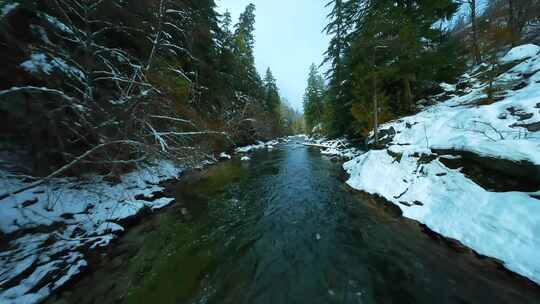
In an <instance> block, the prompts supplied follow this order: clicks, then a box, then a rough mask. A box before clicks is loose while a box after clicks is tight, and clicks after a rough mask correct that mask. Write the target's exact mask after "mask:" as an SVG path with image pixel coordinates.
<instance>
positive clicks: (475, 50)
mask: <svg viewBox="0 0 540 304" xmlns="http://www.w3.org/2000/svg"><path fill="white" fill-rule="evenodd" d="M469 6H470V9H471V23H472V47H473V56H474V63H475V64H480V62H482V56H481V55H480V48H479V47H478V24H477V20H476V0H469Z"/></svg>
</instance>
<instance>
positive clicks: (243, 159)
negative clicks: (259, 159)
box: [240, 156, 251, 161]
mask: <svg viewBox="0 0 540 304" xmlns="http://www.w3.org/2000/svg"><path fill="white" fill-rule="evenodd" d="M240 160H241V161H250V160H251V157H249V156H243V157H242V158H241V159H240Z"/></svg>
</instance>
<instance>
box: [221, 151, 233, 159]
mask: <svg viewBox="0 0 540 304" xmlns="http://www.w3.org/2000/svg"><path fill="white" fill-rule="evenodd" d="M219 158H220V159H231V156H230V155H229V154H227V153H225V152H221V154H220V155H219Z"/></svg>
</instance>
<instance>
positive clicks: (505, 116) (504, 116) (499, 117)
mask: <svg viewBox="0 0 540 304" xmlns="http://www.w3.org/2000/svg"><path fill="white" fill-rule="evenodd" d="M497 118H498V119H507V118H508V114H506V113H501V114H499V115H498V116H497Z"/></svg>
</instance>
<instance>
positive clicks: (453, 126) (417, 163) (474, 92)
mask: <svg viewBox="0 0 540 304" xmlns="http://www.w3.org/2000/svg"><path fill="white" fill-rule="evenodd" d="M527 58H528V59H527ZM504 60H505V61H508V62H511V61H512V62H513V61H519V60H525V61H524V62H522V63H520V64H519V65H517V66H515V67H514V68H512V69H510V70H509V71H508V72H506V73H504V74H502V75H501V76H499V77H498V79H497V83H498V84H503V85H504V84H514V83H520V82H524V83H525V85H522V86H520V87H519V88H518V89H513V90H506V91H505V92H504V95H503V96H504V99H502V100H501V101H498V102H493V103H490V102H488V103H483V102H479V101H481V100H485V98H486V94H485V87H486V84H483V83H481V82H480V81H478V80H477V79H476V78H474V77H473V76H470V75H468V74H467V75H464V79H465V80H466V81H469V82H470V83H471V84H472V89H470V90H469V91H468V92H466V94H454V95H453V96H454V97H450V99H448V100H446V101H444V102H442V103H438V104H436V105H433V106H430V107H427V108H425V109H424V110H423V111H422V112H420V113H418V114H416V115H414V116H410V117H406V118H403V119H400V120H398V121H394V122H391V123H388V124H385V125H383V126H382V127H381V129H382V130H392V132H391V133H392V134H393V135H392V138H391V140H390V143H389V144H388V146H387V148H386V149H385V150H373V151H369V152H367V153H365V154H363V155H360V156H357V157H355V158H354V159H352V160H351V161H349V162H347V163H345V165H344V168H345V170H346V171H347V172H348V173H349V174H350V178H349V180H348V181H347V183H348V184H349V185H350V186H351V187H353V188H355V189H358V190H362V191H365V192H368V193H371V194H377V195H380V196H382V197H384V198H385V199H386V200H388V201H390V202H392V203H394V204H396V205H397V206H399V207H400V209H401V210H402V211H403V215H404V216H405V217H408V218H411V219H414V220H417V221H419V222H422V223H424V224H426V225H427V226H428V227H429V228H430V229H432V230H434V231H436V232H437V233H440V234H441V235H444V236H446V237H450V238H453V239H457V240H459V241H460V242H462V243H463V244H464V245H466V246H468V247H470V248H472V249H474V250H475V251H477V252H479V253H480V254H483V255H486V256H490V257H494V258H497V259H499V260H501V261H503V263H504V264H505V266H506V267H507V268H508V269H510V270H512V271H515V272H517V273H519V274H521V275H524V276H526V277H528V278H530V279H531V280H533V281H535V282H537V283H540V259H539V258H538V256H539V255H538V253H539V252H540V238H538V236H539V235H540V224H539V223H540V203H539V201H538V200H537V199H535V198H533V195H532V194H531V193H525V192H519V191H511V192H494V191H489V189H484V188H482V187H481V186H480V185H478V184H477V183H475V182H474V181H473V180H472V178H473V177H470V176H467V175H465V174H464V173H462V168H458V169H451V168H449V167H447V166H445V165H444V163H443V162H442V160H441V159H442V158H443V157H444V158H446V159H459V157H456V156H455V155H454V156H446V155H444V152H438V151H454V152H456V154H457V155H459V154H460V153H472V155H475V157H478V158H484V159H487V160H490V159H491V160H492V162H493V160H497V159H498V160H505V161H509V162H512V163H514V164H516V165H518V166H519V165H520V164H528V166H529V167H536V169H537V170H538V169H540V132H538V131H536V132H532V131H529V130H528V129H527V125H531V124H534V123H538V122H540V106H539V105H538V104H539V103H540V83H538V82H537V81H536V80H535V79H537V78H540V75H539V73H540V48H539V47H537V46H534V45H525V46H521V47H517V48H515V49H513V50H511V51H510V52H509V53H508V54H507V55H506V56H505V57H504ZM531 74H532V75H531ZM523 75H528V76H523ZM445 88H446V89H445V90H449V91H452V89H453V88H452V87H451V86H445ZM443 94H446V93H443ZM460 95H461V96H460ZM436 153H442V154H441V155H439V154H436ZM533 177H534V176H530V178H531V179H532V178H533Z"/></svg>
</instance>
